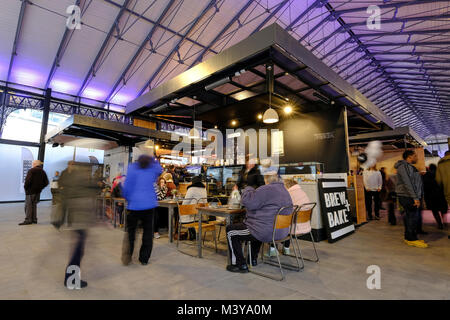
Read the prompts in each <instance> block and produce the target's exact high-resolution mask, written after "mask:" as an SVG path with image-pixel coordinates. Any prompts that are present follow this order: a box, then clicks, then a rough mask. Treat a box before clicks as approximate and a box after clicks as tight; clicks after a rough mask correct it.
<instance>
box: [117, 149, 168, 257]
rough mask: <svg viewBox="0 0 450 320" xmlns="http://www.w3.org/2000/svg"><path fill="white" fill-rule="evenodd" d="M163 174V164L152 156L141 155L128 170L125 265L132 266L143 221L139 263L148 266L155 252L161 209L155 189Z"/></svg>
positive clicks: (124, 188)
mask: <svg viewBox="0 0 450 320" xmlns="http://www.w3.org/2000/svg"><path fill="white" fill-rule="evenodd" d="M162 171H163V170H162V167H161V165H160V164H159V162H158V161H157V160H156V159H155V158H153V157H151V156H149V155H141V156H140V157H139V159H138V161H137V162H135V163H132V164H131V165H130V166H129V167H128V172H127V178H126V180H125V183H124V186H123V196H124V198H125V199H126V200H127V202H128V207H127V209H128V215H127V232H128V242H125V243H124V248H123V249H122V263H123V264H124V265H128V264H129V263H130V262H131V257H132V256H133V251H134V242H135V238H136V228H137V224H138V222H139V221H141V223H142V226H143V229H144V232H143V235H142V245H141V249H140V251H139V262H140V263H141V264H142V265H146V264H148V260H149V259H150V256H151V254H152V249H153V221H154V209H155V208H156V207H157V206H158V200H157V197H156V191H155V187H154V185H155V182H156V181H157V179H158V177H159V175H160V174H161V173H162Z"/></svg>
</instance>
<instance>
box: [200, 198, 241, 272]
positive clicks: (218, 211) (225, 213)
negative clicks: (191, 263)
mask: <svg viewBox="0 0 450 320" xmlns="http://www.w3.org/2000/svg"><path fill="white" fill-rule="evenodd" d="M197 210H198V221H199V223H198V237H197V239H198V243H197V246H198V257H199V258H201V257H202V215H203V214H204V215H207V216H216V217H224V218H225V221H226V224H227V225H230V224H231V222H232V220H231V219H232V217H233V216H236V215H243V214H245V213H246V210H245V209H228V207H227V206H219V207H216V208H214V207H199V208H198V209H197ZM227 249H228V250H229V248H228V245H227ZM227 259H228V264H230V253H229V252H228V254H227Z"/></svg>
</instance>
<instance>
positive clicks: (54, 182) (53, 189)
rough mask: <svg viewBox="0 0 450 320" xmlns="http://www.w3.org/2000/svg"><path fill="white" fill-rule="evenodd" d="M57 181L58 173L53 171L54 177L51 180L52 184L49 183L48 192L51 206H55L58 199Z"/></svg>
mask: <svg viewBox="0 0 450 320" xmlns="http://www.w3.org/2000/svg"><path fill="white" fill-rule="evenodd" d="M58 179H59V171H55V176H54V177H53V178H52V182H50V192H51V193H52V204H56V203H57V202H58V197H59V190H58Z"/></svg>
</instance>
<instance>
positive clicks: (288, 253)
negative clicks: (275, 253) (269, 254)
mask: <svg viewBox="0 0 450 320" xmlns="http://www.w3.org/2000/svg"><path fill="white" fill-rule="evenodd" d="M283 254H285V255H290V254H291V249H290V248H286V247H283Z"/></svg>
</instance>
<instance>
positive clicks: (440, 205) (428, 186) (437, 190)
mask: <svg viewBox="0 0 450 320" xmlns="http://www.w3.org/2000/svg"><path fill="white" fill-rule="evenodd" d="M436 170H437V166H436V165H435V164H430V166H429V167H428V170H427V173H426V174H425V175H424V176H423V186H424V191H425V204H426V205H427V209H428V210H431V212H433V216H434V218H435V219H436V222H437V224H438V228H439V229H444V224H443V223H442V219H441V215H440V214H439V212H440V213H441V214H442V215H444V214H446V213H447V201H446V200H445V195H444V190H443V189H442V188H441V186H440V185H439V184H438V183H437V182H436Z"/></svg>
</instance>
